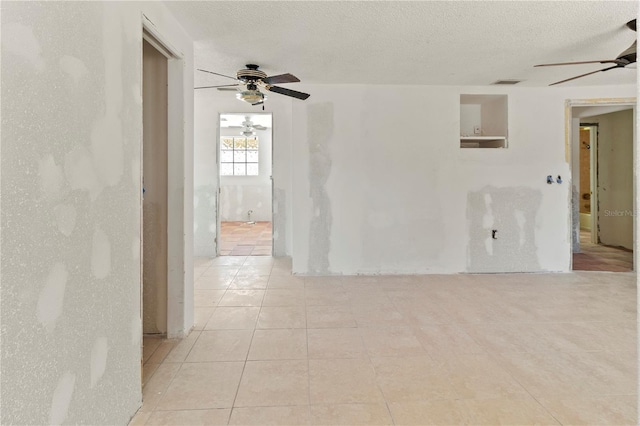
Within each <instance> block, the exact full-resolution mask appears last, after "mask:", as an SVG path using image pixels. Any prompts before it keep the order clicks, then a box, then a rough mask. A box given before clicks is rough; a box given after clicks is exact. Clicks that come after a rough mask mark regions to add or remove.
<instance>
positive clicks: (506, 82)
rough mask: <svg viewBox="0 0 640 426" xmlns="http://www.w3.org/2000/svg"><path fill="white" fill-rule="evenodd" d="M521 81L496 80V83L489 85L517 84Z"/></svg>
mask: <svg viewBox="0 0 640 426" xmlns="http://www.w3.org/2000/svg"><path fill="white" fill-rule="evenodd" d="M522 81H523V80H498V81H494V82H493V83H491V84H503V85H504V84H518V83H520V82H522Z"/></svg>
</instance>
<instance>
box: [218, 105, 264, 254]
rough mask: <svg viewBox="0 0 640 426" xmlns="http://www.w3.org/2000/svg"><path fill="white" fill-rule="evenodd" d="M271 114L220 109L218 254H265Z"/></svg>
mask: <svg viewBox="0 0 640 426" xmlns="http://www.w3.org/2000/svg"><path fill="white" fill-rule="evenodd" d="M272 121H273V120H272V115H271V114H270V113H232V114H220V127H219V128H220V140H219V142H218V143H219V159H220V164H219V170H220V181H219V182H220V188H219V191H218V197H219V200H218V206H219V208H218V224H219V226H218V229H219V230H220V232H219V235H218V238H219V241H218V255H220V256H271V254H272V245H273V238H272V235H273V230H272V216H273V215H272V197H273V188H272V178H271V170H272V134H273V133H272Z"/></svg>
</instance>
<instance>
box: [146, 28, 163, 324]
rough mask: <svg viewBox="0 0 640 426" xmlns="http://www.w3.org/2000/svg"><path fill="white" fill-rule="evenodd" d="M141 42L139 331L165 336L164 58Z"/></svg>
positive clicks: (149, 44)
mask: <svg viewBox="0 0 640 426" xmlns="http://www.w3.org/2000/svg"><path fill="white" fill-rule="evenodd" d="M142 44H143V47H142V116H143V119H142V122H143V138H142V139H143V144H142V332H143V334H145V335H154V334H158V335H166V333H167V249H168V247H167V226H168V223H167V220H168V215H167V208H168V193H167V172H168V158H167V149H168V125H167V117H168V93H167V85H168V68H167V66H168V59H167V57H166V56H165V54H163V53H162V52H161V51H160V50H158V49H156V48H155V47H154V46H153V45H152V44H151V43H149V42H148V41H147V40H143V41H142Z"/></svg>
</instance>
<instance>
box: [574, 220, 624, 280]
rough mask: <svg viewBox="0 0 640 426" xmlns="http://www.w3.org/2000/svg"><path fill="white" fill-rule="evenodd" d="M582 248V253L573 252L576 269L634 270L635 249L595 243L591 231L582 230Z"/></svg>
mask: <svg viewBox="0 0 640 426" xmlns="http://www.w3.org/2000/svg"><path fill="white" fill-rule="evenodd" d="M580 249H581V253H574V254H573V270H574V271H609V272H632V271H633V251H631V250H627V249H624V248H622V247H610V246H605V245H602V244H593V243H592V242H591V233H590V232H589V231H584V230H581V231H580Z"/></svg>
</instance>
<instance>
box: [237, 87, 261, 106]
mask: <svg viewBox="0 0 640 426" xmlns="http://www.w3.org/2000/svg"><path fill="white" fill-rule="evenodd" d="M236 98H237V99H239V100H241V101H244V102H246V103H248V104H251V105H256V104H259V103H262V102H264V101H265V100H266V99H267V97H266V96H265V95H264V93H262V92H261V91H259V90H244V91H242V92H239V93H237V94H236Z"/></svg>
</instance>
